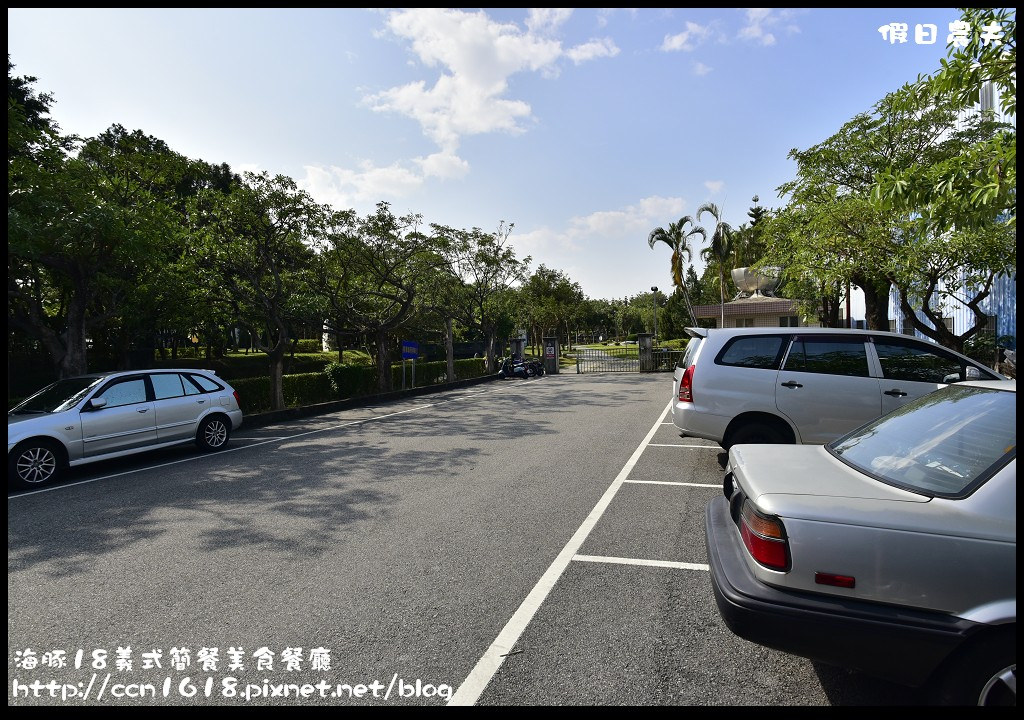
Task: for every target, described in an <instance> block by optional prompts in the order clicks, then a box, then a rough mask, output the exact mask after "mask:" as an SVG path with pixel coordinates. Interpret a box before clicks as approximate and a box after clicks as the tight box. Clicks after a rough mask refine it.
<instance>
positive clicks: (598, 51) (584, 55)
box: [565, 38, 619, 65]
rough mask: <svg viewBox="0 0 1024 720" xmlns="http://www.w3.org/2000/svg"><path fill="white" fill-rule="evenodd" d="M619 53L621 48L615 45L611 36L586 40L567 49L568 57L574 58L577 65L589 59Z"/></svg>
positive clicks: (613, 55)
mask: <svg viewBox="0 0 1024 720" xmlns="http://www.w3.org/2000/svg"><path fill="white" fill-rule="evenodd" d="M618 54H619V48H617V47H616V46H615V43H614V42H612V40H611V38H598V39H596V40H591V41H590V42H585V43H583V44H582V45H577V46H576V47H573V48H569V49H568V50H566V51H565V55H566V57H568V58H569V59H570V60H572V61H573V62H574V63H575V64H576V65H579V64H580V63H584V62H586V61H587V60H593V59H594V58H599V57H615V56H616V55H618Z"/></svg>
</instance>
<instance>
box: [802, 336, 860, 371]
mask: <svg viewBox="0 0 1024 720" xmlns="http://www.w3.org/2000/svg"><path fill="white" fill-rule="evenodd" d="M783 370H789V371H795V372H810V373H823V374H827V375H850V376H853V377H868V376H869V372H868V354H867V350H866V349H865V348H864V341H863V340H861V339H854V338H831V337H822V338H817V337H803V338H798V339H797V340H796V342H794V343H793V347H792V348H791V349H790V351H789V355H787V356H786V364H785V366H784V367H783Z"/></svg>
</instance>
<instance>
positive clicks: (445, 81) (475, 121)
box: [365, 8, 618, 153]
mask: <svg viewBox="0 0 1024 720" xmlns="http://www.w3.org/2000/svg"><path fill="white" fill-rule="evenodd" d="M571 12H572V11H571V10H570V9H557V8H556V9H552V8H541V9H535V10H531V11H530V14H529V17H528V18H527V21H526V24H527V28H528V29H527V30H526V31H523V30H522V29H521V28H520V27H519V26H517V25H515V24H514V23H499V22H496V21H494V20H492V19H491V18H489V17H488V16H487V15H486V13H484V12H466V11H462V10H455V9H445V8H423V9H419V8H414V9H409V10H401V11H394V12H390V13H388V15H387V20H386V25H387V28H388V29H389V30H390V31H391V33H393V34H394V35H395V36H396V37H398V38H400V39H402V40H405V41H408V42H409V43H410V47H411V49H412V52H413V53H414V54H415V56H416V57H417V58H418V60H419V61H420V62H421V63H422V64H423V65H426V66H427V67H431V68H439V75H438V77H437V79H436V80H435V81H434V84H433V85H430V84H429V83H428V82H426V81H418V82H413V83H408V84H406V85H402V86H398V87H393V88H389V89H387V90H384V91H382V92H379V93H376V94H372V95H368V96H367V97H366V98H365V102H366V103H367V104H368V105H369V106H370V107H371V108H372V109H373V110H375V111H377V112H397V113H400V114H402V115H406V116H408V117H410V118H413V119H414V120H416V121H417V122H418V123H419V124H420V126H421V127H422V128H423V132H424V134H425V135H426V136H427V137H428V138H430V139H431V140H432V141H434V142H435V143H437V144H438V145H439V146H440V147H441V148H442V150H443V151H444V152H446V153H453V152H454V151H455V150H456V148H457V147H458V144H459V141H460V139H461V137H462V136H464V135H478V134H484V133H491V132H507V133H519V132H523V126H522V122H523V121H525V120H527V119H528V118H529V117H530V116H531V113H532V110H531V108H530V105H529V103H527V102H526V101H524V100H518V99H514V98H508V97H506V93H507V92H508V90H509V78H510V77H512V76H513V75H515V74H517V73H522V72H541V73H544V74H546V75H549V76H553V75H556V74H557V72H558V65H557V62H558V60H560V59H561V58H563V57H565V58H568V59H569V60H571V61H573V62H574V63H577V64H579V63H581V62H584V61H586V60H590V59H593V58H598V57H610V56H614V55H615V54H617V53H618V48H616V47H615V45H614V43H613V42H612V41H611V40H608V39H597V40H592V41H590V42H588V43H585V44H583V45H579V46H577V47H574V48H571V49H569V50H566V49H564V48H563V47H562V44H561V42H560V41H558V40H557V39H555V38H553V37H551V34H552V33H554V32H555V31H557V30H558V28H559V27H560V26H561V25H562V24H563V23H564V22H565V21H566V20H568V18H569V16H570V15H571Z"/></svg>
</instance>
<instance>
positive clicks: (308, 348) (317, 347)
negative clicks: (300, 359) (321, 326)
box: [295, 340, 324, 353]
mask: <svg viewBox="0 0 1024 720" xmlns="http://www.w3.org/2000/svg"><path fill="white" fill-rule="evenodd" d="M323 349H324V345H323V341H321V340H299V341H298V342H297V343H296V345H295V352H297V353H318V352H323Z"/></svg>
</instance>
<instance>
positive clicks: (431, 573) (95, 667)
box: [7, 373, 919, 706]
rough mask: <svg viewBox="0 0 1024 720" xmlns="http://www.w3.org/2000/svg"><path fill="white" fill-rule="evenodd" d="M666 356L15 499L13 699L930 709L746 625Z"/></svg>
mask: <svg viewBox="0 0 1024 720" xmlns="http://www.w3.org/2000/svg"><path fill="white" fill-rule="evenodd" d="M670 392H671V376H670V375H669V374H654V375H641V374H632V373H631V374H621V373H620V374H612V373H608V374H594V375H575V374H561V375H546V376H544V377H542V378H538V379H535V380H529V381H523V380H508V381H504V382H495V383H489V384H486V385H482V386H476V387H472V388H466V389H461V390H454V391H448V392H444V393H438V394H434V395H428V396H423V397H418V398H411V399H408V400H405V401H401V402H396V403H391V404H387V405H381V406H376V407H366V408H360V409H352V410H346V411H343V412H338V413H332V414H330V415H324V416H320V417H316V418H310V419H305V420H300V421H291V422H287V423H282V424H279V425H274V426H268V427H261V428H249V429H247V428H246V427H245V426H244V425H243V427H242V428H241V429H240V430H239V431H237V432H236V434H235V437H234V438H233V439H232V441H231V445H230V448H229V449H228V450H226V451H222V452H219V453H214V454H210V455H203V454H200V453H198V452H197V451H196V450H195V449H194V448H192V447H188V448H178V449H175V450H174V451H167V452H161V453H156V454H152V455H146V456H142V457H136V458H133V459H130V460H122V461H117V462H109V463H100V464H97V465H93V466H87V467H85V468H80V469H76V470H74V471H72V472H71V473H69V476H68V478H67V479H66V480H65V481H64V483H62V484H61V485H58V486H55V487H53V488H51V489H48V490H46V491H42V492H35V493H27V494H25V493H22V494H18V493H10V494H9V499H8V545H7V547H8V573H7V585H8V601H7V602H8V704H9V705H19V706H20V705H50V706H53V705H81V704H88V705H101V706H102V705H129V706H152V705H211V704H220V705H225V704H226V705H251V706H257V705H295V706H305V705H381V704H392V705H407V704H408V705H413V704H415V705H442V704H477V705H638V706H639V705H688V706H800V705H809V706H828V705H906V704H916V703H917V702H919V698H917V697H916V696H915V694H914V693H913V692H912V691H909V690H906V689H903V688H900V687H897V686H893V685H889V684H887V683H884V682H881V681H877V680H873V679H870V678H867V677H865V676H862V675H857V674H853V673H849V672H846V671H843V670H838V669H834V668H829V667H825V666H820V665H817V664H814V663H811V662H810V661H807V660H804V659H801V658H797V657H793V656H790V655H786V654H784V653H780V652H776V651H773V650H769V649H766V648H762V647H760V646H757V645H754V644H751V643H748V642H746V641H744V640H741V639H739V638H737V637H736V636H734V635H732V633H731V632H730V631H729V630H728V628H726V626H725V625H724V623H723V622H722V621H721V619H720V618H719V616H718V612H717V609H716V607H715V603H714V599H713V596H712V592H711V586H710V582H709V578H708V572H707V568H706V565H705V563H706V553H705V549H704V536H703V512H704V506H705V503H706V502H707V501H708V500H709V499H710V498H711V497H713V496H715V495H716V494H717V493H718V492H720V486H719V483H720V482H721V475H722V471H721V469H720V467H719V465H718V462H717V453H718V452H720V451H721V448H719V447H718V446H717V445H714V444H712V443H708V442H705V441H694V440H684V439H681V438H680V437H679V436H678V433H677V432H676V431H675V429H674V427H673V426H672V425H671V424H670V422H669V418H668V416H667V414H666V411H667V406H668V400H669V393H670Z"/></svg>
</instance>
